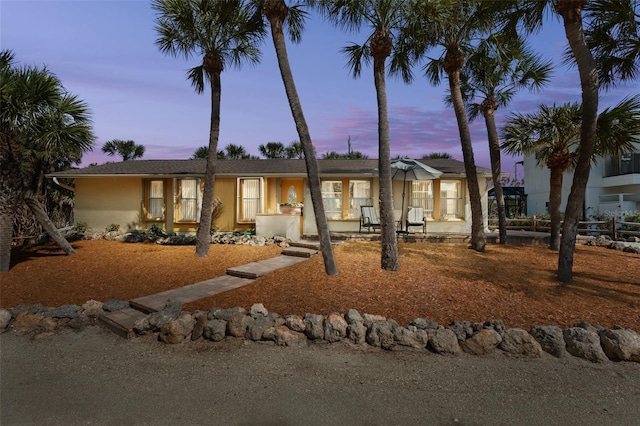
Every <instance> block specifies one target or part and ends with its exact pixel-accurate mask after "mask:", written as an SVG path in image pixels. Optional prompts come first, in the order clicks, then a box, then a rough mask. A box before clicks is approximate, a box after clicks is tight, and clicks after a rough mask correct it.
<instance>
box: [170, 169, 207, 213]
mask: <svg viewBox="0 0 640 426" xmlns="http://www.w3.org/2000/svg"><path fill="white" fill-rule="evenodd" d="M184 180H195V181H196V215H195V217H194V218H186V219H185V218H184V215H183V211H182V206H181V205H180V204H181V202H182V181H184ZM173 207H174V209H173V212H174V222H185V223H198V222H200V213H201V212H202V184H201V181H200V178H198V177H195V176H185V177H181V178H175V179H173Z"/></svg>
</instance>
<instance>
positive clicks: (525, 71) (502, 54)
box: [463, 36, 552, 244]
mask: <svg viewBox="0 0 640 426" xmlns="http://www.w3.org/2000/svg"><path fill="white" fill-rule="evenodd" d="M551 69H552V63H551V62H550V61H549V62H543V61H542V59H541V58H540V57H539V56H537V55H535V54H533V53H532V52H531V50H530V49H529V48H528V47H527V46H526V44H525V43H524V42H523V41H522V40H520V39H517V38H516V39H512V38H506V39H505V38H504V37H498V36H494V37H491V38H489V39H488V40H486V41H484V42H482V43H481V44H480V46H479V47H478V48H477V49H476V50H475V51H474V52H472V53H471V54H470V55H469V57H468V60H467V62H466V64H465V66H464V68H463V86H464V90H463V92H464V94H463V96H464V98H465V103H466V105H467V113H468V116H469V121H473V120H475V119H476V118H478V117H479V116H480V115H482V116H483V117H484V121H485V126H486V128H487V139H488V141H489V158H490V160H491V175H492V180H493V186H494V190H495V196H496V202H497V205H498V232H499V236H500V244H506V241H507V215H506V209H505V205H504V196H503V193H502V184H501V183H500V172H501V165H500V141H499V139H498V128H497V126H496V118H495V112H496V110H497V109H498V108H503V107H505V106H507V104H508V103H509V101H510V100H511V99H512V98H513V96H514V95H515V94H516V92H517V91H518V89H522V88H528V89H530V90H536V89H539V88H540V87H541V86H543V85H544V84H546V83H548V82H549V75H550V73H551ZM476 99H478V100H476Z"/></svg>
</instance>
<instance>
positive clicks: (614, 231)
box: [489, 216, 640, 240]
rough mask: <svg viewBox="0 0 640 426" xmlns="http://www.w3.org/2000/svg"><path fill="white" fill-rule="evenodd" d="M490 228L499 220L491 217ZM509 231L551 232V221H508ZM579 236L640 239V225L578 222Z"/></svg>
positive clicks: (532, 219)
mask: <svg viewBox="0 0 640 426" xmlns="http://www.w3.org/2000/svg"><path fill="white" fill-rule="evenodd" d="M489 226H490V227H492V228H497V227H498V218H497V217H490V218H489ZM507 229H511V230H514V231H533V232H549V231H550V230H551V220H549V219H539V218H537V217H536V216H531V217H522V218H516V219H507ZM578 234H582V235H609V236H610V237H611V239H613V240H617V239H618V238H619V237H622V238H624V237H631V236H636V237H640V223H637V222H623V221H620V220H617V219H616V218H615V217H614V218H612V219H611V220H600V221H582V220H581V221H580V222H578Z"/></svg>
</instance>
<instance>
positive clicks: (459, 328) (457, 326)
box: [449, 321, 473, 342]
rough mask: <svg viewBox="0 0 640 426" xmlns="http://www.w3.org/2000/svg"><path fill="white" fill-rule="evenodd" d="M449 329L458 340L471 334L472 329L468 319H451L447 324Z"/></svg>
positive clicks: (464, 338)
mask: <svg viewBox="0 0 640 426" xmlns="http://www.w3.org/2000/svg"><path fill="white" fill-rule="evenodd" d="M449 329H451V330H452V331H453V332H454V333H455V334H456V336H457V337H458V340H459V341H460V342H462V341H463V340H466V339H467V338H468V337H471V335H473V329H472V328H471V323H470V322H469V321H453V322H452V323H451V324H449Z"/></svg>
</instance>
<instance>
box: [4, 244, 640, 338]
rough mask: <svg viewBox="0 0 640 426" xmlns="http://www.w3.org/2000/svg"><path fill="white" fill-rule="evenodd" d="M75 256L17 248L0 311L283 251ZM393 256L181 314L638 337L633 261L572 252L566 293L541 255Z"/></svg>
mask: <svg viewBox="0 0 640 426" xmlns="http://www.w3.org/2000/svg"><path fill="white" fill-rule="evenodd" d="M73 246H74V247H75V249H76V251H77V254H76V255H72V256H67V255H65V254H64V253H63V252H62V251H61V250H59V249H58V248H56V247H55V246H50V245H47V246H39V247H28V248H16V249H15V250H14V252H13V255H12V268H11V270H10V271H9V272H4V273H0V281H1V285H0V306H1V307H3V308H11V307H15V306H17V305H19V304H35V303H42V304H44V305H45V306H59V305H63V304H82V303H84V302H85V301H87V300H90V299H95V300H100V301H105V300H108V299H113V298H116V299H124V300H128V299H132V298H136V297H139V296H144V295H149V294H153V293H157V292H161V291H164V290H168V289H170V288H175V287H179V286H183V285H188V284H192V283H195V282H198V281H202V280H205V279H208V278H213V277H216V276H219V275H223V274H224V273H225V270H226V268H228V267H231V266H237V265H241V264H246V263H250V262H253V261H256V260H260V259H265V258H269V257H273V256H277V255H278V254H279V253H280V251H281V249H280V248H279V247H276V246H271V247H251V246H234V245H212V246H211V248H210V251H209V256H208V257H207V258H196V257H195V256H194V253H195V248H194V247H193V246H160V245H156V244H127V243H120V242H109V241H78V242H74V243H73ZM399 250H400V264H401V266H400V270H399V271H397V272H388V271H382V270H381V269H380V245H379V243H377V242H348V243H343V244H341V245H339V246H337V247H336V248H335V256H336V261H337V264H338V271H339V274H338V275H337V276H334V277H329V276H327V275H325V274H324V265H323V261H322V257H321V256H320V255H318V256H315V257H313V258H311V259H310V260H308V261H305V262H301V263H299V264H297V265H294V266H291V267H289V268H285V269H280V270H277V271H275V272H273V273H271V274H269V275H267V276H265V277H263V278H261V279H258V280H256V281H255V282H254V283H252V284H250V285H248V286H245V287H242V288H239V289H235V290H231V291H228V292H225V293H222V294H219V295H217V296H215V297H211V298H208V299H202V300H200V301H197V302H193V303H190V304H188V305H185V306H184V309H185V310H189V311H194V310H196V309H201V310H207V309H209V308H211V307H213V306H220V307H234V306H242V307H244V308H249V307H250V306H251V305H252V304H253V303H263V304H264V305H265V306H266V307H267V309H269V310H270V311H274V312H278V313H280V314H283V315H284V314H297V315H304V314H305V313H307V312H310V313H319V314H328V313H331V312H336V311H338V312H346V311H347V310H348V309H350V308H355V309H357V310H358V311H360V312H361V313H365V312H366V313H372V314H379V315H384V316H387V317H389V318H393V319H395V320H396V321H398V322H399V323H400V324H404V323H406V322H407V321H409V320H412V319H414V318H417V317H426V318H429V319H431V320H434V321H437V322H439V323H441V324H448V323H449V322H451V321H453V320H469V321H474V322H476V321H485V320H489V319H502V320H503V321H504V322H505V324H507V325H508V326H510V327H522V328H525V329H529V328H530V327H532V326H534V325H558V326H569V325H572V324H573V323H575V322H577V321H582V320H584V321H588V322H591V323H592V324H600V325H602V326H605V327H611V326H613V325H616V324H617V325H620V326H623V327H628V328H632V329H634V330H637V331H640V256H638V255H634V254H630V253H623V252H619V251H613V250H607V249H604V248H599V247H587V246H578V247H577V250H576V255H575V260H574V282H573V283H571V284H570V285H565V286H561V285H560V284H559V283H558V282H557V281H556V279H555V270H556V262H557V253H555V252H552V251H550V250H549V249H547V248H546V247H540V246H506V247H504V246H497V245H489V246H488V248H487V251H486V253H477V252H474V251H472V250H470V249H468V248H466V246H464V245H454V244H434V243H400V245H399Z"/></svg>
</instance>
